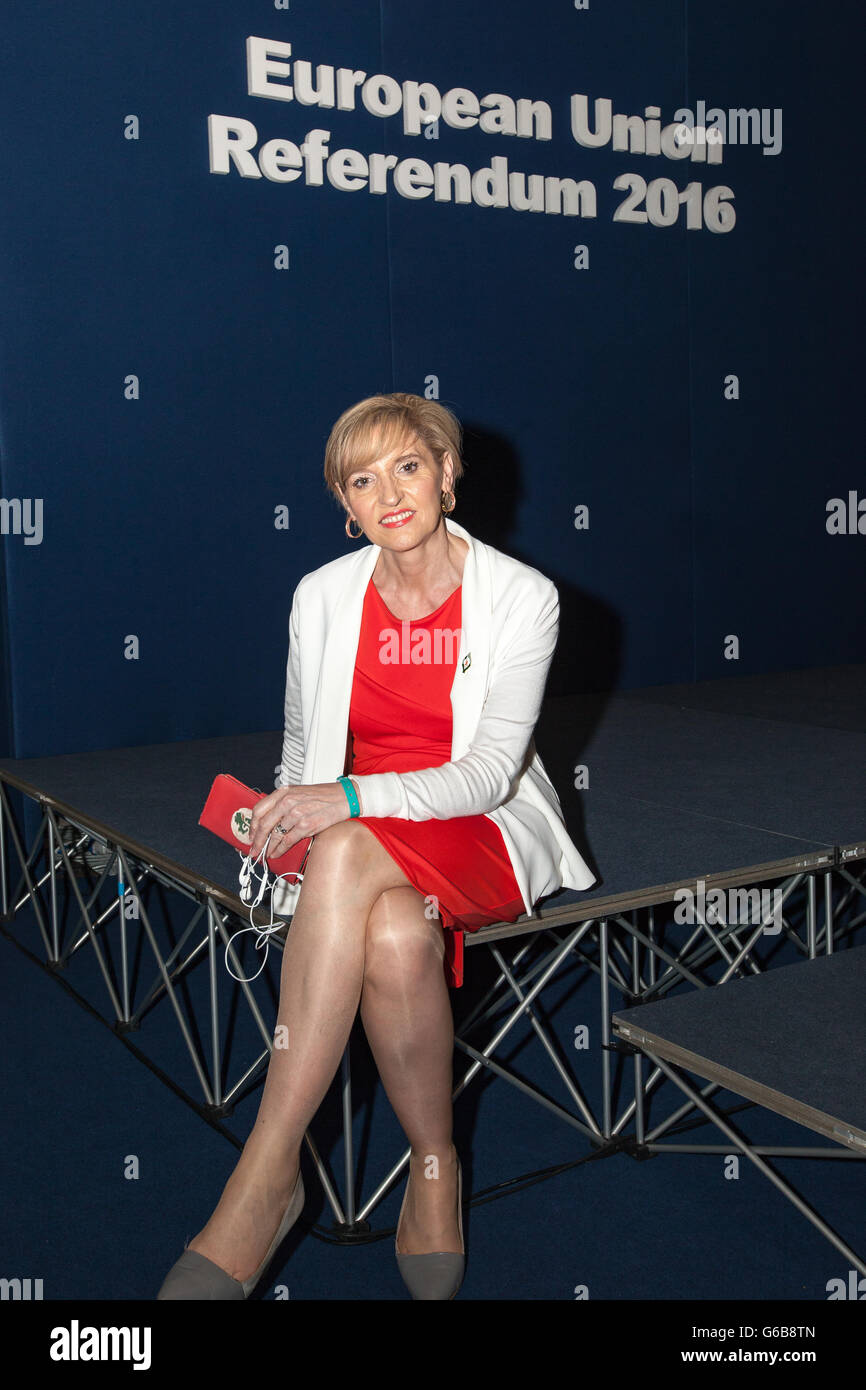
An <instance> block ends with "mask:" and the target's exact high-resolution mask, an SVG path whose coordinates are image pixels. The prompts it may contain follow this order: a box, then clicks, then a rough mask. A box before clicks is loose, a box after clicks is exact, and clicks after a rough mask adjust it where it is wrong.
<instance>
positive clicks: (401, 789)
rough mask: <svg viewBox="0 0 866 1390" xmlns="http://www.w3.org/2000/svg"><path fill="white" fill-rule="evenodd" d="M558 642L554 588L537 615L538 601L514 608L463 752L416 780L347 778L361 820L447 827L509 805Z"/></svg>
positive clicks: (394, 775) (529, 599)
mask: <svg viewBox="0 0 866 1390" xmlns="http://www.w3.org/2000/svg"><path fill="white" fill-rule="evenodd" d="M558 634H559V595H558V594H557V591H556V587H555V585H554V584H553V583H551V584H550V589H549V592H548V594H547V595H546V597H545V599H544V602H543V605H542V606H541V608H539V606H538V600H537V593H536V594H530V595H527V596H526V598H525V599H523V600H522V601H520V600H519V601H517V602H516V603H515V604H514V605H513V607H512V609H511V611H510V612H509V614H508V619H507V623H506V626H505V628H504V630H503V633H502V635H501V637H500V640H499V643H498V647H497V649H496V650H491V652H490V673H489V684H488V688H487V697H486V699H485V701H484V706H483V708H482V712H481V718H480V720H479V723H478V727H477V729H476V732H475V737H474V739H473V741H472V744H471V745H470V748H469V751H468V752H467V753H465V754H464V755H463V756H462V757H461V758H457V759H455V760H454V761H453V762H448V763H443V765H442V766H441V767H429V768H423V769H421V770H420V771H418V772H380V773H373V774H371V775H369V776H366V777H356V776H354V774H353V775H352V781H353V782H354V783H355V785H356V786H357V788H358V790H359V792H360V795H361V815H362V816H374V817H379V816H395V817H396V818H397V819H398V820H450V819H451V818H452V817H454V816H473V815H482V814H484V813H485V812H487V811H493V810H495V809H496V808H497V807H499V806H501V805H502V804H503V803H504V802H505V801H507V800H508V799H509V797H510V796H511V795H512V794H513V792H514V791H515V789H516V785H517V782H518V780H519V778H520V776H521V774H522V772H523V770H524V763H525V758H526V753H527V749H528V748H529V744H530V741H531V739H532V735H533V731H534V729H535V725H536V723H537V721H538V716H539V714H540V713H541V701H542V697H543V695H544V687H545V684H546V682H547V673H548V670H549V669H550V663H551V661H552V659H553V653H554V649H555V647H556V641H557V637H558Z"/></svg>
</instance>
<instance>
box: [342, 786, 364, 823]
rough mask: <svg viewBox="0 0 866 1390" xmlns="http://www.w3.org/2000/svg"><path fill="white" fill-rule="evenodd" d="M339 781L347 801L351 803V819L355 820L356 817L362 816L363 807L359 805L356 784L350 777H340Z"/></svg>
mask: <svg viewBox="0 0 866 1390" xmlns="http://www.w3.org/2000/svg"><path fill="white" fill-rule="evenodd" d="M337 781H338V782H339V783H340V786H341V787H342V788H343V791H344V792H345V793H346V800H347V801H348V803H349V810H350V811H351V817H350V819H352V820H354V819H355V817H356V816H360V814H361V807H360V805H359V803H358V793H357V792H356V791H355V784H354V782H353V781H352V779H351V778H350V777H338V778H337Z"/></svg>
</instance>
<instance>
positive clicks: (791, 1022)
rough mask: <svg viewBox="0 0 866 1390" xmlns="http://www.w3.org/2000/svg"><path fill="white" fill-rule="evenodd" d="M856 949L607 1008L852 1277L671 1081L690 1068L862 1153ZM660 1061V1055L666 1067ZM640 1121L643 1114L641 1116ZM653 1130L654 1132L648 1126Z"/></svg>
mask: <svg viewBox="0 0 866 1390" xmlns="http://www.w3.org/2000/svg"><path fill="white" fill-rule="evenodd" d="M864 1001H866V946H860V947H857V948H855V949H848V950H844V951H842V952H840V953H839V954H836V955H833V956H820V957H817V958H816V959H815V960H810V961H802V962H798V963H797V964H795V965H787V966H782V967H780V968H779V969H777V970H772V971H768V972H767V973H765V974H763V975H760V976H751V977H749V978H747V979H742V980H731V981H729V982H728V983H727V984H724V985H720V986H719V987H718V988H717V989H712V990H706V991H702V992H692V993H689V994H684V995H681V996H679V997H678V998H675V999H666V1000H664V1001H663V1002H661V1003H654V1004H643V1005H640V1006H639V1007H637V1008H633V1009H626V1010H624V1011H622V1012H618V1013H615V1014H614V1016H613V1028H614V1033H615V1034H616V1036H617V1037H619V1038H621V1039H622V1040H623V1041H624V1042H625V1043H626V1044H628V1045H630V1046H632V1047H634V1048H636V1049H639V1051H640V1052H642V1053H644V1054H645V1055H646V1056H647V1057H648V1058H649V1059H650V1061H651V1062H653V1063H654V1064H655V1065H656V1066H659V1067H662V1068H663V1069H664V1070H665V1071H666V1073H667V1075H668V1076H669V1078H670V1079H671V1080H672V1081H673V1082H674V1083H675V1084H677V1085H678V1086H679V1088H680V1089H681V1090H682V1092H683V1094H684V1095H685V1096H686V1097H687V1098H688V1099H689V1100H690V1101H692V1102H693V1103H697V1104H698V1105H699V1108H701V1109H703V1111H704V1113H705V1114H706V1115H707V1117H708V1118H709V1119H711V1120H712V1122H713V1123H714V1124H715V1125H716V1126H717V1127H718V1128H719V1129H720V1130H721V1132H722V1134H723V1135H724V1136H725V1138H726V1139H727V1141H728V1143H727V1146H726V1147H720V1148H719V1149H718V1151H719V1152H722V1153H730V1152H731V1149H732V1147H733V1148H735V1149H737V1150H739V1151H740V1152H742V1153H743V1154H745V1156H746V1157H747V1158H749V1159H750V1160H751V1161H752V1162H753V1163H755V1165H756V1166H757V1167H758V1168H759V1169H760V1170H761V1171H762V1172H763V1173H764V1175H765V1176H766V1177H768V1178H769V1179H770V1180H771V1181H772V1182H773V1183H774V1185H775V1186H776V1187H777V1188H778V1189H779V1190H780V1191H782V1192H783V1193H784V1194H785V1196H787V1197H788V1198H789V1200H791V1201H793V1202H794V1205H795V1206H797V1207H798V1209H799V1210H800V1211H801V1212H802V1213H803V1215H805V1216H806V1217H807V1218H808V1219H809V1220H810V1221H811V1222H812V1224H813V1225H815V1226H816V1227H817V1229H818V1230H820V1231H821V1232H822V1234H824V1235H825V1236H826V1237H827V1238H828V1239H829V1240H830V1241H831V1243H832V1244H834V1245H835V1246H836V1248H837V1249H838V1250H840V1252H841V1253H842V1254H844V1255H845V1257H846V1258H848V1259H850V1260H851V1261H852V1262H853V1263H854V1264H855V1266H856V1267H857V1268H858V1269H859V1270H860V1272H861V1273H863V1274H866V1263H864V1261H863V1259H862V1258H861V1257H859V1256H857V1255H856V1254H855V1253H854V1251H853V1250H851V1249H850V1247H849V1246H847V1245H846V1244H845V1243H844V1242H843V1241H841V1240H840V1239H839V1237H838V1236H837V1235H836V1233H835V1232H832V1231H831V1230H830V1228H829V1227H827V1226H826V1224H825V1223H824V1222H823V1221H822V1220H821V1218H820V1217H818V1216H817V1214H816V1213H815V1212H814V1211H812V1210H811V1208H809V1207H807V1206H806V1205H805V1203H803V1202H802V1200H801V1199H800V1198H799V1197H798V1196H797V1194H796V1193H795V1192H794V1190H793V1188H791V1187H790V1185H789V1184H788V1183H786V1182H785V1181H784V1180H783V1179H782V1178H781V1177H780V1176H779V1174H777V1173H776V1172H775V1171H774V1170H773V1169H772V1168H771V1167H770V1166H769V1165H768V1164H766V1163H765V1162H764V1161H763V1157H762V1156H763V1155H765V1154H766V1153H767V1150H766V1149H764V1148H762V1147H761V1146H757V1145H754V1144H751V1143H749V1142H748V1141H747V1140H745V1139H744V1138H743V1136H742V1135H739V1134H737V1133H735V1131H734V1130H733V1129H732V1128H731V1127H730V1126H729V1125H728V1124H727V1123H726V1121H725V1120H724V1118H723V1117H722V1116H720V1115H719V1114H718V1112H717V1111H716V1110H715V1109H714V1108H713V1107H711V1106H709V1105H708V1104H707V1100H706V1097H707V1094H708V1091H704V1092H703V1095H702V1098H699V1097H697V1096H696V1093H695V1091H694V1089H693V1088H692V1087H691V1086H690V1085H689V1084H688V1082H687V1081H686V1080H685V1078H684V1077H683V1075H682V1073H683V1072H690V1073H694V1074H695V1075H696V1076H699V1077H702V1078H703V1079H704V1080H706V1081H709V1082H711V1083H712V1088H710V1089H716V1088H721V1089H723V1090H725V1091H730V1092H733V1093H734V1094H735V1095H738V1096H743V1097H745V1098H746V1099H748V1100H750V1101H753V1102H754V1103H755V1104H757V1105H760V1106H762V1107H764V1108H766V1109H768V1110H772V1111H773V1112H774V1113H775V1114H778V1115H784V1116H786V1117H787V1118H788V1119H790V1120H793V1121H795V1122H796V1123H797V1124H798V1125H801V1126H804V1127H806V1128H807V1129H809V1130H812V1131H814V1132H816V1133H818V1134H820V1135H823V1136H824V1137H825V1138H827V1139H830V1140H831V1141H833V1142H834V1143H835V1144H837V1145H840V1146H842V1148H843V1149H845V1150H847V1151H848V1153H849V1154H850V1155H853V1156H856V1157H857V1158H860V1159H863V1158H864V1157H866V1072H864V1058H866V1007H864ZM664 1063H669V1064H670V1065H669V1066H668V1067H665V1066H664ZM642 1118H643V1120H644V1121H645V1119H646V1117H645V1116H644V1117H642ZM655 1132H656V1133H657V1132H658V1131H655ZM641 1147H642V1148H643V1150H644V1151H645V1152H647V1153H660V1152H664V1151H665V1149H671V1148H672V1149H673V1150H674V1151H676V1152H678V1153H683V1152H688V1153H701V1152H706V1151H707V1149H708V1146H706V1145H695V1144H692V1145H679V1144H678V1145H666V1144H664V1143H659V1142H655V1141H654V1140H652V1139H646V1138H643V1139H642V1144H641ZM772 1152H773V1153H775V1154H776V1155H781V1154H784V1153H788V1154H789V1155H793V1156H799V1157H806V1156H809V1155H810V1154H820V1156H822V1157H831V1156H832V1157H837V1156H839V1154H838V1151H832V1150H831V1151H826V1150H821V1151H818V1150H815V1149H814V1148H812V1149H807V1148H799V1149H796V1148H790V1149H787V1150H785V1149H780V1148H778V1147H777V1148H774V1149H773V1151H772Z"/></svg>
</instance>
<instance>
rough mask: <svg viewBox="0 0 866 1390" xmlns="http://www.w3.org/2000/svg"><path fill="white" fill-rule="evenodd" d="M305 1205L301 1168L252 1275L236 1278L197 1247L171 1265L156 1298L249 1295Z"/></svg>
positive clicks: (223, 1297) (242, 1297)
mask: <svg viewBox="0 0 866 1390" xmlns="http://www.w3.org/2000/svg"><path fill="white" fill-rule="evenodd" d="M303 1209H304V1183H303V1179H302V1177H301V1174H300V1170H299V1171H298V1180H297V1182H296V1183H295V1190H294V1192H293V1193H292V1196H291V1199H290V1201H289V1205H288V1206H287V1208H286V1210H285V1213H284V1214H283V1219H282V1221H281V1222H280V1224H279V1227H278V1229H277V1233H276V1235H275V1236H274V1238H273V1240H272V1241H271V1243H270V1246H269V1247H268V1252H267V1254H266V1255H265V1258H264V1259H263V1260H262V1262H261V1264H260V1265H259V1267H258V1269H257V1270H256V1271H255V1273H254V1274H251V1275H250V1277H249V1279H244V1280H238V1279H233V1278H232V1276H231V1275H230V1274H227V1273H226V1271H225V1270H224V1269H221V1268H220V1266H219V1265H217V1264H214V1262H213V1260H209V1259H208V1258H207V1256H206V1255H200V1254H199V1252H198V1251H197V1250H184V1252H183V1254H182V1255H181V1257H180V1259H179V1260H178V1261H177V1262H176V1263H175V1264H173V1265H172V1267H171V1269H170V1270H169V1272H168V1274H167V1275H166V1276H165V1279H164V1280H163V1284H162V1288H161V1289H160V1291H159V1293H158V1294H157V1295H156V1297H157V1301H158V1302H159V1301H166V1300H179V1299H210V1300H221V1301H229V1300H232V1299H234V1300H236V1301H241V1300H243V1299H245V1298H249V1296H250V1294H251V1293H252V1291H253V1289H254V1288H255V1286H256V1284H257V1283H258V1282H259V1280H260V1279H261V1277H262V1275H263V1274H264V1272H265V1270H266V1269H267V1267H268V1265H269V1264H270V1262H271V1260H272V1259H273V1257H274V1255H275V1254H276V1252H277V1248H278V1246H280V1245H282V1243H283V1241H284V1240H285V1238H286V1236H287V1235H288V1234H289V1231H290V1230H291V1229H292V1227H293V1226H294V1224H295V1222H296V1221H297V1219H298V1217H299V1216H300V1214H301V1212H302V1211H303Z"/></svg>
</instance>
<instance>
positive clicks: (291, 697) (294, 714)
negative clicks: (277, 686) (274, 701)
mask: <svg viewBox="0 0 866 1390" xmlns="http://www.w3.org/2000/svg"><path fill="white" fill-rule="evenodd" d="M284 713H285V730H284V733H283V752H282V757H281V759H280V771H279V774H278V776H277V779H276V781H275V782H274V786H275V787H289V786H297V785H298V783H299V782H300V780H301V778H302V776H303V773H304V725H303V719H302V717H301V649H300V630H299V626H298V591H297V589H296V590H295V596H294V598H293V600H292V612H291V617H290V618H289V659H288V662H287V664H286V698H285V704H284Z"/></svg>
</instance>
